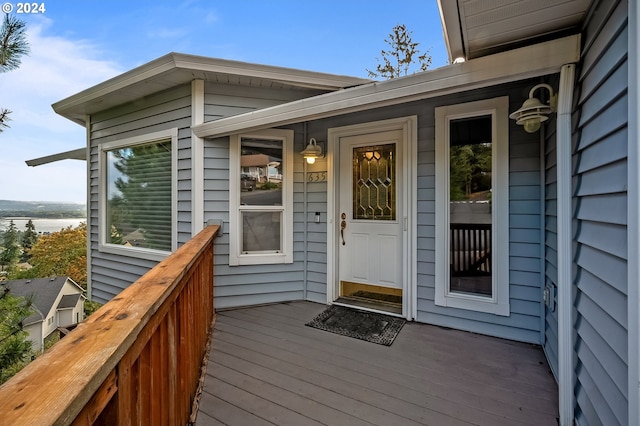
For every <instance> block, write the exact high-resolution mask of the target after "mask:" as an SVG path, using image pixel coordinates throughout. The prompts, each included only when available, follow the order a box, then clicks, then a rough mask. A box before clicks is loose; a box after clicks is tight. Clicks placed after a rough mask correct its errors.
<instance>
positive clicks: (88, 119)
mask: <svg viewBox="0 0 640 426" xmlns="http://www.w3.org/2000/svg"><path fill="white" fill-rule="evenodd" d="M84 125H85V130H86V135H87V136H86V148H85V149H86V150H87V152H86V153H85V155H86V158H85V161H86V163H87V164H86V166H87V178H86V179H87V206H86V209H87V222H86V223H87V299H89V300H93V284H92V283H91V269H92V268H91V225H92V223H91V116H90V115H89V114H86V115H85V118H84ZM82 315H83V316H84V312H83V314H82Z"/></svg>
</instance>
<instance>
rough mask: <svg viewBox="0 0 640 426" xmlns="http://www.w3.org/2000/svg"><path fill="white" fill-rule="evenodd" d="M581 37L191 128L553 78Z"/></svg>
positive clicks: (219, 132) (281, 120)
mask: <svg viewBox="0 0 640 426" xmlns="http://www.w3.org/2000/svg"><path fill="white" fill-rule="evenodd" d="M579 55H580V36H579V35H574V36H569V37H564V38H561V39H557V40H552V41H548V42H545V43H540V44H536V45H532V46H527V47H523V48H520V49H514V50H510V51H507V52H501V53H497V54H495V55H490V56H485V57H482V58H477V59H473V60H470V61H467V62H463V63H460V64H452V65H448V66H445V67H442V68H437V69H435V70H431V71H426V72H423V73H418V74H414V75H411V76H408V77H403V78H397V79H391V80H387V81H383V82H376V83H370V84H366V85H363V86H358V87H354V88H352V89H345V90H341V91H338V92H333V93H327V94H324V95H319V96H314V97H311V98H306V99H302V100H299V101H294V102H290V103H287V104H283V105H278V106H274V107H270V108H265V109H261V110H257V111H252V112H249V113H246V114H240V115H236V116H232V117H226V118H222V119H219V120H215V121H210V122H207V123H204V124H201V125H198V126H194V127H193V131H194V133H195V134H196V136H198V137H201V138H207V137H218V136H227V135H230V134H233V133H237V132H239V131H252V130H258V129H262V128H267V127H276V126H282V125H286V124H291V123H297V122H300V121H308V120H315V119H320V118H326V117H331V116H335V115H340V114H346V113H351V112H357V111H363V110H367V109H371V108H378V107H382V106H389V105H397V104H401V103H405V102H411V101H416V100H421V99H428V98H434V97H438V96H443V95H448V94H452V93H460V92H463V91H466V90H473V89H479V88H482V87H488V86H493V85H498V84H503V83H508V82H512V81H517V80H523V79H527V78H532V77H537V76H541V75H547V74H553V73H558V72H559V71H560V68H561V67H562V65H564V64H567V63H575V62H578V60H579Z"/></svg>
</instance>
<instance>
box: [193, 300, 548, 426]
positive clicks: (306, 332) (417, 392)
mask: <svg viewBox="0 0 640 426" xmlns="http://www.w3.org/2000/svg"><path fill="white" fill-rule="evenodd" d="M325 308H326V306H324V305H319V304H315V303H310V302H293V303H286V304H277V305H269V306H261V307H255V308H245V309H237V310H229V311H223V312H218V318H217V322H216V327H215V331H214V337H213V344H212V349H211V355H210V361H209V364H208V367H207V377H206V380H205V388H204V393H203V394H202V396H201V399H200V405H199V412H198V416H197V423H196V424H197V425H198V426H207V425H223V424H224V425H252V426H253V425H267V424H276V425H371V424H373V425H385V426H388V425H394V426H395V425H425V424H428V425H470V424H473V425H518V424H529V425H537V426H539V425H556V424H557V421H556V413H557V411H558V406H557V400H558V398H557V387H556V384H555V381H554V379H553V377H552V375H551V373H550V370H549V367H548V365H547V363H546V361H545V359H544V355H543V354H542V350H541V349H540V348H539V347H536V346H533V345H528V344H522V343H517V342H511V341H507V340H501V339H495V338H491V337H486V336H480V335H476V334H472V333H466V332H461V331H456V330H448V329H443V328H439V327H434V326H429V325H424V324H417V323H407V324H405V326H404V327H403V329H402V330H401V332H400V334H399V336H398V337H397V338H396V340H395V342H394V343H393V345H392V346H390V347H387V346H381V345H376V344H373V343H368V342H364V341H360V340H357V339H352V338H348V337H343V336H338V335H335V334H332V333H328V332H325V331H320V330H316V329H312V328H310V327H306V326H305V325H304V324H305V322H307V321H309V320H310V319H312V318H313V317H314V316H315V315H317V314H318V313H320V312H321V311H322V310H323V309H325Z"/></svg>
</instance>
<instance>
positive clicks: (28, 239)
mask: <svg viewBox="0 0 640 426" xmlns="http://www.w3.org/2000/svg"><path fill="white" fill-rule="evenodd" d="M24 227H25V229H26V230H25V231H24V232H23V233H22V239H21V240H20V242H21V244H22V256H21V258H20V260H22V261H23V262H28V261H29V260H30V259H31V253H30V250H31V248H32V247H33V246H34V244H35V243H36V242H37V241H38V233H37V232H36V227H35V225H34V224H33V221H32V220H31V219H29V221H28V222H27V224H26V225H25V226H24Z"/></svg>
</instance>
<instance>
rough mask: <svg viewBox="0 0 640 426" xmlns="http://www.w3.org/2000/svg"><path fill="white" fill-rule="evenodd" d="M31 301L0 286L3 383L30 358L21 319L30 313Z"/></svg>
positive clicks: (1, 372)
mask: <svg viewBox="0 0 640 426" xmlns="http://www.w3.org/2000/svg"><path fill="white" fill-rule="evenodd" d="M32 312H33V309H32V308H31V302H30V301H28V300H25V299H24V298H22V297H14V296H12V295H11V294H10V293H9V289H8V288H7V287H1V286H0V383H4V382H5V381H7V380H8V379H9V378H10V377H11V376H13V375H14V374H15V373H17V372H18V371H19V370H20V369H21V368H22V367H24V365H26V364H27V363H28V362H29V361H30V360H31V341H30V340H29V339H28V335H27V333H26V332H25V331H24V330H23V329H22V321H23V320H24V319H25V318H26V317H28V316H29V315H31V313H32Z"/></svg>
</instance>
